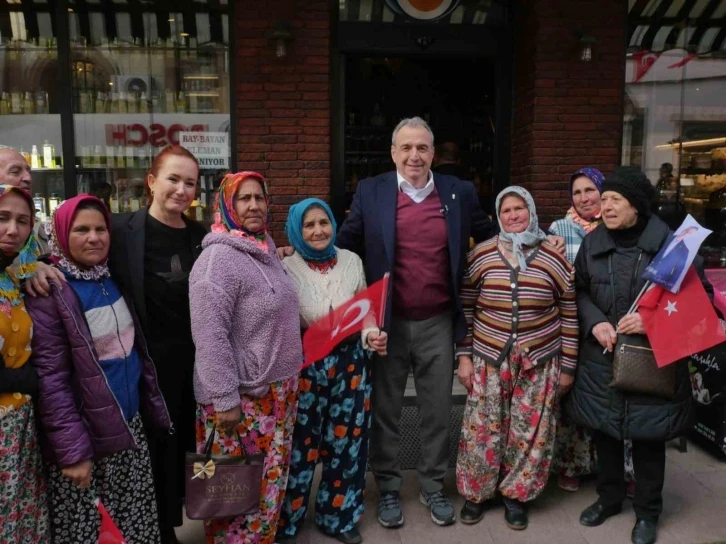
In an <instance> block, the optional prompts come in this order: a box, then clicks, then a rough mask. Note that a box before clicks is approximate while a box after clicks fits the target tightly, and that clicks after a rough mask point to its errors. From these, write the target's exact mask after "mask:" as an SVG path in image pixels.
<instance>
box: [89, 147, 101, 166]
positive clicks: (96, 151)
mask: <svg viewBox="0 0 726 544" xmlns="http://www.w3.org/2000/svg"><path fill="white" fill-rule="evenodd" d="M103 163H104V160H103V156H102V155H101V146H100V145H97V146H95V147H94V148H93V165H92V166H93V168H102V167H103Z"/></svg>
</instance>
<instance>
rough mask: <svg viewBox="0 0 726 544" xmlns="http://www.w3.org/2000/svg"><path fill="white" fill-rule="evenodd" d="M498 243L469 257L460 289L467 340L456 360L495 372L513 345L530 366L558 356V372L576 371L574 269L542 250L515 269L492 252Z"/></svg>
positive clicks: (548, 249)
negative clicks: (473, 359) (471, 359)
mask: <svg viewBox="0 0 726 544" xmlns="http://www.w3.org/2000/svg"><path fill="white" fill-rule="evenodd" d="M498 241H499V237H498V236H496V237H494V238H492V239H491V240H488V241H486V242H482V243H481V244H479V245H477V246H476V247H475V248H474V249H473V250H472V251H470V252H469V256H468V263H469V266H468V268H467V272H466V275H465V276H464V281H463V284H462V289H461V297H462V304H463V306H464V315H465V316H466V322H467V325H468V333H467V336H466V338H465V339H464V340H463V341H462V342H461V343H460V344H459V345H457V351H456V353H457V355H472V354H473V355H475V356H477V357H481V358H482V359H484V360H485V361H487V362H488V363H491V364H493V365H495V366H500V365H501V364H502V362H503V361H504V359H505V358H506V357H507V355H508V354H509V351H510V349H511V348H512V346H514V345H515V344H517V345H519V347H520V348H521V349H522V351H523V352H524V354H525V356H526V357H528V358H529V359H530V360H531V361H532V363H533V364H534V365H537V364H538V363H540V362H541V363H545V362H546V361H548V360H549V359H551V358H552V357H555V356H558V355H560V356H561V364H562V372H564V373H565V374H574V373H575V369H576V366H577V344H578V322H577V305H576V299H575V287H574V269H573V268H572V265H570V263H569V262H568V261H567V259H566V258H565V257H564V256H562V255H560V254H559V253H558V252H557V250H556V249H555V248H554V247H552V246H550V245H548V244H545V243H543V244H541V245H540V246H539V248H537V249H535V250H534V251H533V252H532V253H530V255H529V257H528V258H527V270H526V271H524V272H521V271H520V270H519V268H517V269H514V268H513V267H512V266H511V265H510V264H509V262H508V261H507V259H506V258H505V257H504V255H502V254H501V253H500V252H499V249H498V247H497V244H498Z"/></svg>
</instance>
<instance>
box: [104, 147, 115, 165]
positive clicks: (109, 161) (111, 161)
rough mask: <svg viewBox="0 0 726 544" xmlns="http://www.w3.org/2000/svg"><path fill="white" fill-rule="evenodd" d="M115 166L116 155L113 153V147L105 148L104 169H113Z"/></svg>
mask: <svg viewBox="0 0 726 544" xmlns="http://www.w3.org/2000/svg"><path fill="white" fill-rule="evenodd" d="M115 166H116V154H115V153H114V152H113V146H110V145H107V146H106V168H113V167H115Z"/></svg>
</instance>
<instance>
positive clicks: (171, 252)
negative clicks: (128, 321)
mask: <svg viewBox="0 0 726 544" xmlns="http://www.w3.org/2000/svg"><path fill="white" fill-rule="evenodd" d="M198 177H199V163H198V162H197V160H196V159H195V158H194V155H192V154H191V153H190V152H189V151H187V150H186V149H184V148H183V147H180V146H169V147H167V148H165V149H164V150H162V151H161V153H159V155H158V156H157V157H156V159H154V162H153V164H152V165H151V169H150V170H149V173H148V174H147V176H146V189H147V192H148V196H149V207H148V208H144V209H141V210H139V211H137V212H133V213H129V214H122V215H114V216H113V217H112V221H111V227H112V235H111V236H112V240H113V244H112V245H111V252H110V255H109V265H110V268H111V273H112V275H113V278H114V279H115V280H116V281H117V282H118V283H119V284H120V285H121V288H122V289H123V290H124V291H125V292H127V293H129V294H130V295H131V297H132V300H133V302H134V306H135V308H136V312H137V313H138V316H139V319H140V321H141V326H142V328H143V330H144V334H145V336H146V338H147V341H148V343H149V351H150V353H151V357H152V358H153V360H154V362H155V364H156V370H157V373H158V376H159V386H160V388H161V392H162V393H163V395H164V398H165V399H166V404H167V406H168V407H169V412H170V414H171V420H172V422H173V425H174V428H175V429H176V432H175V433H173V434H168V433H163V434H161V433H155V432H154V431H151V430H148V434H149V446H150V450H151V457H152V465H153V471H154V483H155V486H156V494H157V503H158V506H159V521H160V524H161V530H162V542H163V543H164V544H174V543H176V542H178V541H177V539H176V535H175V533H174V527H179V526H181V524H182V521H183V518H182V501H183V498H184V454H185V452H186V451H194V448H195V435H194V433H195V431H194V421H195V410H196V404H195V400H194V388H193V386H192V372H193V370H194V343H193V341H192V335H191V325H190V317H189V281H188V279H189V272H190V271H191V269H192V266H193V265H194V261H195V260H196V259H197V257H198V256H199V254H200V253H201V244H202V239H203V238H204V236H205V234H206V230H205V228H204V227H203V226H202V225H200V224H199V223H196V222H194V221H192V220H190V219H187V217H186V216H185V215H184V212H186V211H187V210H188V209H189V206H190V205H191V203H192V201H193V200H194V197H195V194H196V187H197V179H198Z"/></svg>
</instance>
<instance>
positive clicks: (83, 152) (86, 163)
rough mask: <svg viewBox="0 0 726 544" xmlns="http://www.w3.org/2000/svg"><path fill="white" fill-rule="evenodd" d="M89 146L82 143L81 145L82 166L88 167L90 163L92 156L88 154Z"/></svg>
mask: <svg viewBox="0 0 726 544" xmlns="http://www.w3.org/2000/svg"><path fill="white" fill-rule="evenodd" d="M88 155H89V153H88V146H87V145H82V146H81V160H80V163H81V168H88V167H89V164H90V157H89V156H88Z"/></svg>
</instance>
